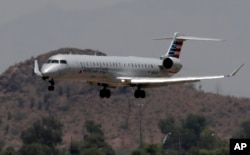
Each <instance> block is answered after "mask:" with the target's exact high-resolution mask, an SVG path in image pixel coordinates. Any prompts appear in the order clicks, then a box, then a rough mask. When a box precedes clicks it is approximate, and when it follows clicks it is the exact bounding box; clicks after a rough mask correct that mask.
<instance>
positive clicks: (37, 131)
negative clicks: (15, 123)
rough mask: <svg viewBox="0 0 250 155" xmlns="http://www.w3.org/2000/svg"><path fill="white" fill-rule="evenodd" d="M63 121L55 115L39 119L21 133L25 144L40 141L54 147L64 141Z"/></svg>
mask: <svg viewBox="0 0 250 155" xmlns="http://www.w3.org/2000/svg"><path fill="white" fill-rule="evenodd" d="M62 127H63V125H62V123H61V122H59V121H58V120H56V119H55V118H54V117H45V118H42V119H41V120H37V121H36V122H34V123H33V125H32V126H31V127H29V128H28V129H26V130H25V131H23V132H22V133H21V139H22V141H23V143H24V144H32V143H39V144H44V145H47V146H49V147H52V148H54V147H55V146H56V145H57V144H59V143H61V141H62Z"/></svg>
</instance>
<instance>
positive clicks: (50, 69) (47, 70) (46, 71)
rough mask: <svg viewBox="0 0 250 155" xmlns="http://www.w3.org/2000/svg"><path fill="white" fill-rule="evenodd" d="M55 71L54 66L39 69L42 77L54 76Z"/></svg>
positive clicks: (44, 66)
mask: <svg viewBox="0 0 250 155" xmlns="http://www.w3.org/2000/svg"><path fill="white" fill-rule="evenodd" d="M56 71H57V69H56V68H55V66H52V65H43V66H42V68H41V73H42V75H45V76H49V75H52V74H54V73H55V72H56Z"/></svg>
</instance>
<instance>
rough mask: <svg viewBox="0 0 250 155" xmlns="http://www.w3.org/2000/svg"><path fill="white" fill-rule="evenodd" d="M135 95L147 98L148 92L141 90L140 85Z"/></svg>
mask: <svg viewBox="0 0 250 155" xmlns="http://www.w3.org/2000/svg"><path fill="white" fill-rule="evenodd" d="M134 96H135V98H145V97H146V93H145V91H144V90H141V89H140V87H138V89H137V90H135V93H134Z"/></svg>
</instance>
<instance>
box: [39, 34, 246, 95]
mask: <svg viewBox="0 0 250 155" xmlns="http://www.w3.org/2000/svg"><path fill="white" fill-rule="evenodd" d="M169 39H171V40H172V42H171V44H170V46H169V49H168V51H167V53H166V54H165V55H163V56H161V57H160V58H158V59H157V58H144V57H134V56H127V57H121V56H95V55H78V54H57V55H53V56H51V57H50V58H48V60H47V62H45V63H44V64H43V65H42V68H41V71H40V70H39V66H38V61H37V60H35V61H34V73H35V74H36V75H37V76H40V77H42V79H43V80H46V81H48V82H49V86H48V90H49V91H54V89H55V82H54V81H55V80H84V81H86V82H87V83H89V84H90V85H97V86H101V87H102V89H101V90H100V92H99V96H100V97H101V98H110V96H111V91H110V89H109V88H116V87H136V88H137V89H136V90H135V91H134V97H135V98H145V97H146V93H145V90H144V89H145V88H152V87H161V86H167V85H170V84H177V83H189V82H198V81H201V80H206V79H207V80H208V79H220V78H225V77H232V76H234V75H236V73H237V72H238V71H239V70H240V69H241V67H242V66H243V65H244V64H242V65H241V66H240V67H239V68H237V69H236V70H234V71H233V72H232V73H231V74H227V75H216V76H197V77H195V76H194V77H172V76H173V75H175V74H176V73H178V72H179V71H180V70H181V68H182V63H181V61H180V53H181V49H182V46H183V42H184V41H187V40H198V41H222V40H221V39H213V38H200V37H192V36H185V35H183V34H181V33H178V32H176V33H174V36H173V37H170V38H159V39H156V40H169Z"/></svg>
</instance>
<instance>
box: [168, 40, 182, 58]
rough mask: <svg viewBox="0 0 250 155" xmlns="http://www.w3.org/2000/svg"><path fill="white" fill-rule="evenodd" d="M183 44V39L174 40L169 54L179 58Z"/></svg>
mask: <svg viewBox="0 0 250 155" xmlns="http://www.w3.org/2000/svg"><path fill="white" fill-rule="evenodd" d="M182 45H183V41H179V40H174V42H173V43H172V45H171V48H170V50H169V53H168V55H169V56H170V57H175V58H179V57H180V53H181V47H182Z"/></svg>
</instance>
